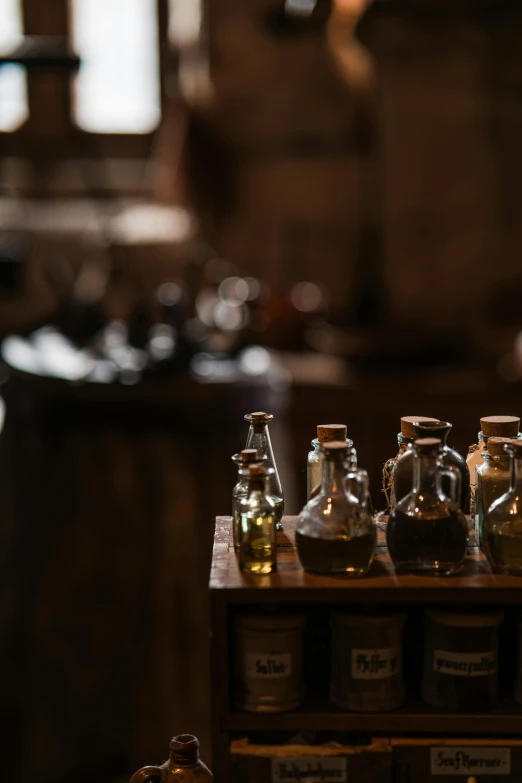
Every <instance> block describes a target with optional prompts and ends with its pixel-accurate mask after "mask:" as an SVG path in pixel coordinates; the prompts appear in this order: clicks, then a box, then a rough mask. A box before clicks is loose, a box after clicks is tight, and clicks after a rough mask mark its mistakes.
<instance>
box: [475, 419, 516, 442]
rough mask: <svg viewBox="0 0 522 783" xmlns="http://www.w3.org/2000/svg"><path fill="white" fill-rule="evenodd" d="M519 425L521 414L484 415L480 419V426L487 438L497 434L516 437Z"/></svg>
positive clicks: (503, 436) (504, 436)
mask: <svg viewBox="0 0 522 783" xmlns="http://www.w3.org/2000/svg"><path fill="white" fill-rule="evenodd" d="M519 427H520V417H519V416H484V417H483V418H482V419H481V420H480V428H481V430H482V432H483V433H484V435H485V436H486V438H491V437H493V436H495V435H497V436H498V437H501V438H511V437H516V436H517V435H518V429H519Z"/></svg>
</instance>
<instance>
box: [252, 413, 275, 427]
mask: <svg viewBox="0 0 522 783" xmlns="http://www.w3.org/2000/svg"><path fill="white" fill-rule="evenodd" d="M273 418H274V417H273V416H272V414H271V413H265V412H264V411H255V412H254V413H245V421H248V422H249V424H269V423H270V422H271V421H272V419H273Z"/></svg>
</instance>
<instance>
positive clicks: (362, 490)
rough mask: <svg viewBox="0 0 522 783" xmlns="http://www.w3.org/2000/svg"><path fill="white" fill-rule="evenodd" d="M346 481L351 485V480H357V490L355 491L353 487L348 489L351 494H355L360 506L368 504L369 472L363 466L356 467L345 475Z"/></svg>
mask: <svg viewBox="0 0 522 783" xmlns="http://www.w3.org/2000/svg"><path fill="white" fill-rule="evenodd" d="M345 481H346V483H347V484H348V486H350V482H352V481H353V482H355V485H356V487H357V492H356V493H353V492H352V490H351V488H349V489H348V491H349V492H350V494H351V495H354V497H355V498H356V500H357V502H358V504H359V505H360V506H366V505H367V503H368V493H369V478H368V473H367V472H366V471H365V470H363V469H362V468H355V469H352V470H349V471H348V472H347V473H346V475H345Z"/></svg>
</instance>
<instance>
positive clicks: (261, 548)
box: [239, 463, 277, 574]
mask: <svg viewBox="0 0 522 783" xmlns="http://www.w3.org/2000/svg"><path fill="white" fill-rule="evenodd" d="M248 473H249V476H248V488H247V494H246V496H245V497H242V498H240V500H239V518H240V526H239V567H240V568H241V570H242V571H249V572H250V573H253V574H269V573H271V571H274V570H275V568H276V563H277V549H276V508H275V504H274V501H273V499H272V498H271V497H270V495H269V494H268V484H269V482H270V478H271V477H272V476H273V474H274V469H273V468H267V467H265V466H264V465H260V464H259V463H257V464H251V465H249V466H248Z"/></svg>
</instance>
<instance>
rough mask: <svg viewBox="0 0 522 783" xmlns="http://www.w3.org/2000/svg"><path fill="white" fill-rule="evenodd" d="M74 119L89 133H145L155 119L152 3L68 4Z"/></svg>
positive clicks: (103, 0) (92, 0) (97, 0)
mask: <svg viewBox="0 0 522 783" xmlns="http://www.w3.org/2000/svg"><path fill="white" fill-rule="evenodd" d="M71 8H72V29H73V41H72V43H73V48H74V49H75V51H76V52H77V53H78V54H79V55H80V58H81V60H82V66H81V68H80V71H79V73H78V75H77V77H76V79H75V86H74V110H73V111H74V120H75V122H76V123H77V125H78V126H79V127H80V128H83V129H84V130H86V131H90V132H91V133H150V132H151V131H153V130H154V129H155V128H156V127H157V125H158V123H159V119H160V86H159V52H158V18H157V3H156V0H73V2H72V5H71Z"/></svg>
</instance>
